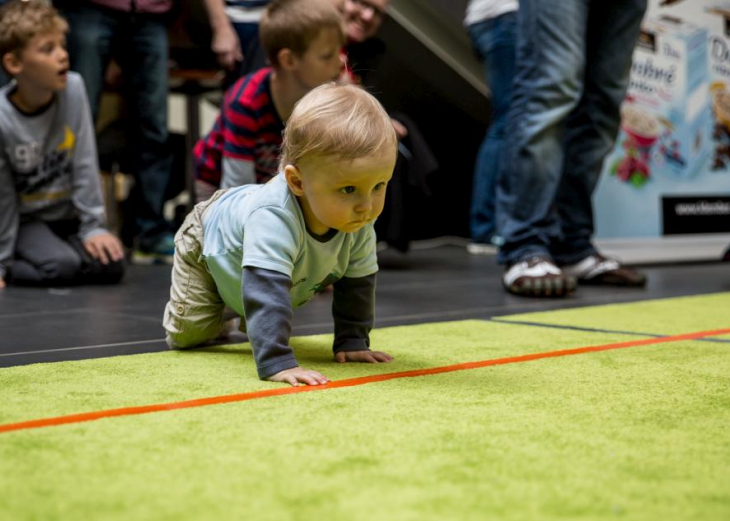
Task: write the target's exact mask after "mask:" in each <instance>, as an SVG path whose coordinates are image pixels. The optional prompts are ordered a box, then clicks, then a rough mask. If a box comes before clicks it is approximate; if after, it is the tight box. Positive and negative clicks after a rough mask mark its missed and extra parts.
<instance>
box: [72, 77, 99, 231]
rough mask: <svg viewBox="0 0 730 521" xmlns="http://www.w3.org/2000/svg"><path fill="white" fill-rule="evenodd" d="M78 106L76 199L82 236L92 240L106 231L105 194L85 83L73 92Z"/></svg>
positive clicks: (74, 158)
mask: <svg viewBox="0 0 730 521" xmlns="http://www.w3.org/2000/svg"><path fill="white" fill-rule="evenodd" d="M73 94H74V95H75V96H76V103H77V105H76V106H74V107H73V110H76V111H78V112H79V116H78V118H79V120H78V125H77V129H76V146H75V147H74V148H75V149H74V153H73V194H72V197H71V198H72V201H73V205H74V207H76V211H77V212H78V216H79V221H81V223H80V225H79V233H78V235H79V237H80V238H81V239H82V240H85V239H88V238H90V237H93V236H94V235H97V234H99V233H103V232H106V231H107V230H106V215H105V208H104V196H103V193H102V188H101V181H100V176H99V162H98V156H97V153H96V136H95V135H94V123H93V121H92V120H91V110H90V108H89V103H88V101H87V98H86V89H85V88H84V84H83V82H81V84H80V85H79V91H78V92H73Z"/></svg>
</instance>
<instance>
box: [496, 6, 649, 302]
mask: <svg viewBox="0 0 730 521" xmlns="http://www.w3.org/2000/svg"><path fill="white" fill-rule="evenodd" d="M645 8H646V0H621V1H619V2H613V3H611V4H610V7H607V6H601V5H600V2H598V0H556V1H554V2H541V1H539V0H524V1H522V2H521V3H520V18H519V19H520V26H519V31H518V32H519V37H518V44H517V62H516V63H517V65H516V71H515V81H514V91H513V101H512V105H511V110H510V115H509V122H508V130H507V132H508V135H509V136H510V139H509V140H508V142H507V146H506V147H505V152H504V159H503V162H502V164H503V169H502V170H501V172H500V176H501V178H500V187H499V189H498V199H497V208H498V210H497V211H498V219H499V222H500V226H501V228H500V229H501V231H502V233H503V235H504V240H505V244H504V246H503V247H502V249H501V251H500V254H499V257H498V260H499V261H500V262H501V263H503V264H506V265H507V271H506V272H505V276H504V278H503V283H504V285H505V287H506V289H507V290H508V291H510V292H513V293H517V294H525V295H533V296H549V295H557V296H562V295H565V294H567V293H569V292H570V291H571V290H572V289H573V288H574V286H575V276H574V274H572V273H568V274H566V273H563V272H562V271H561V270H560V269H559V268H558V267H557V266H556V265H555V263H554V257H553V256H554V255H557V256H559V257H560V259H561V260H563V261H566V262H569V261H572V260H574V259H575V260H577V259H579V258H581V257H583V256H586V255H588V256H590V254H591V252H592V251H593V250H592V246H590V233H591V232H592V214H591V207H590V193H591V192H592V190H593V187H594V186H595V182H596V179H597V175H598V173H599V172H600V165H601V162H602V160H603V157H605V155H606V154H607V153H608V151H609V150H610V146H611V145H612V144H613V140H614V139H615V134H616V130H617V128H618V126H617V125H618V120H617V119H616V120H615V121H614V119H615V118H616V114H617V112H618V103H620V100H621V98H623V95H624V93H625V88H626V82H627V79H628V72H629V70H628V66H625V67H619V68H614V67H615V64H616V63H620V64H630V61H631V54H632V50H633V46H634V44H635V42H636V37H637V36H638V28H639V24H640V22H641V17H642V14H643V11H644V9H645ZM616 40H620V41H621V43H620V44H619V43H618V42H617V41H616ZM611 43H613V44H614V45H613V46H611ZM609 53H610V54H609ZM618 53H624V55H623V56H618ZM597 71H610V74H613V75H614V77H613V78H611V77H609V76H610V74H605V73H604V74H602V75H601V74H599V75H598V76H597V77H593V76H592V75H594V74H597ZM596 84H600V89H596V87H595V86H596ZM609 92H610V93H611V94H612V95H611V96H607V93H609ZM615 100H618V101H615ZM584 104H585V105H584ZM588 118H590V119H589V120H588V122H587V123H586V121H587V119H588ZM595 122H599V124H598V126H596V127H595V128H593V126H594V124H595ZM586 126H591V127H592V128H591V131H590V132H589V133H588V135H584V134H583V132H585V127H586ZM567 172H569V173H567ZM586 232H588V233H587V237H586ZM566 234H567V235H566ZM566 236H567V239H566ZM578 237H583V238H585V239H586V240H585V241H584V243H583V244H581V243H580V241H579V240H578ZM571 257H573V258H571ZM609 267H610V268H617V267H618V265H617V264H616V265H615V266H614V265H611V266H608V265H603V268H609ZM593 268H595V266H593ZM593 274H594V273H593V272H592V271H591V273H590V275H593ZM576 275H578V277H579V278H583V274H582V273H576ZM604 281H605V279H604ZM608 282H609V283H611V281H610V280H609V281H608Z"/></svg>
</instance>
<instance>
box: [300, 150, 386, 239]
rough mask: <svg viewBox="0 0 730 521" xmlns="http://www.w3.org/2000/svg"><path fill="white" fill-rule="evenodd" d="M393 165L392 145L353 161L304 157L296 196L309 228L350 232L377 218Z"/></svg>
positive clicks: (316, 231) (312, 229)
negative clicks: (297, 195) (299, 192)
mask: <svg viewBox="0 0 730 521" xmlns="http://www.w3.org/2000/svg"><path fill="white" fill-rule="evenodd" d="M394 167H395V150H393V147H388V149H387V150H385V151H382V152H381V153H380V154H378V155H377V156H374V157H361V158H358V159H354V160H335V159H328V158H312V159H310V160H307V159H306V158H305V159H304V160H303V161H302V164H301V168H299V169H298V170H299V173H300V175H301V179H302V192H303V193H302V195H301V196H299V199H300V201H301V203H302V210H303V212H304V218H305V220H306V221H307V226H308V227H309V229H310V230H311V231H312V232H314V233H316V234H318V235H321V234H324V233H326V232H328V231H329V230H330V229H331V228H334V229H335V230H338V231H341V232H348V233H352V232H356V231H358V230H359V229H361V228H362V227H363V226H365V225H366V224H368V223H371V222H372V221H374V220H375V219H377V217H378V216H379V215H380V213H381V212H382V211H383V204H384V203H385V188H386V186H387V185H388V181H390V178H391V177H392V175H393V168H394ZM287 168H294V167H287Z"/></svg>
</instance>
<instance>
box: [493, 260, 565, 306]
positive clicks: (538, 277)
mask: <svg viewBox="0 0 730 521" xmlns="http://www.w3.org/2000/svg"><path fill="white" fill-rule="evenodd" d="M502 284H503V285H504V288H505V289H506V290H507V291H508V292H510V293H514V294H515V295H522V296H525V297H565V296H566V295H568V294H569V293H570V292H572V291H573V290H574V289H575V286H576V283H575V278H574V277H572V276H569V275H566V274H565V273H563V272H562V270H561V269H560V268H558V267H557V266H556V265H555V263H553V262H552V261H551V260H548V259H546V258H544V257H539V256H535V257H530V258H529V259H526V260H523V261H520V262H516V263H515V264H512V265H510V266H507V269H506V270H505V272H504V275H502Z"/></svg>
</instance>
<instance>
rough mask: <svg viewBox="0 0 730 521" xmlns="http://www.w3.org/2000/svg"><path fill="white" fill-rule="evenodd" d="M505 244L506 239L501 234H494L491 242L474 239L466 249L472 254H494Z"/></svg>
mask: <svg viewBox="0 0 730 521" xmlns="http://www.w3.org/2000/svg"><path fill="white" fill-rule="evenodd" d="M503 244H504V239H503V238H502V237H500V236H499V235H492V237H490V239H489V242H479V241H472V242H470V243H469V244H467V245H466V251H468V252H469V253H471V254H472V255H494V254H495V253H497V250H498V249H499V247H500V246H502V245H503Z"/></svg>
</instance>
